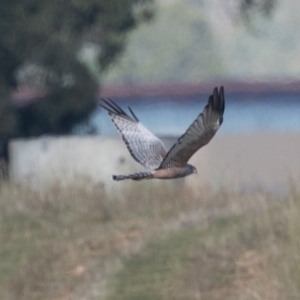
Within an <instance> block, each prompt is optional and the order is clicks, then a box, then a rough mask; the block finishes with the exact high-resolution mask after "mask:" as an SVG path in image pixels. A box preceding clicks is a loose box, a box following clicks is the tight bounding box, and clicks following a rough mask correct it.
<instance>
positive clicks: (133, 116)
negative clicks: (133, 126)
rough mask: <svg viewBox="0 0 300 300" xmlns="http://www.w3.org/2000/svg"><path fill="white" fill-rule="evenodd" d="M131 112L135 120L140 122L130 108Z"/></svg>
mask: <svg viewBox="0 0 300 300" xmlns="http://www.w3.org/2000/svg"><path fill="white" fill-rule="evenodd" d="M128 109H129V111H130V112H131V114H132V116H133V117H134V119H135V120H136V121H137V122H139V119H138V118H137V116H136V115H135V114H134V112H133V111H132V109H131V108H130V107H129V106H128Z"/></svg>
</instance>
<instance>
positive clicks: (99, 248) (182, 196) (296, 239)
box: [0, 178, 300, 300]
mask: <svg viewBox="0 0 300 300" xmlns="http://www.w3.org/2000/svg"><path fill="white" fill-rule="evenodd" d="M199 195H200V196H195V194H191V193H190V192H189V189H187V188H186V189H185V188H184V186H182V185H181V186H180V187H178V188H177V189H176V188H175V189H174V187H172V188H171V187H167V188H165V183H164V182H163V181H162V182H161V183H160V184H159V185H157V184H155V186H152V184H151V182H150V181H149V182H141V183H136V182H129V183H128V185H126V188H124V191H123V196H122V197H121V196H120V195H119V196H116V197H113V196H109V195H108V194H107V193H106V191H105V186H104V185H102V184H98V185H97V184H92V183H90V182H89V181H88V179H86V178H85V179H84V178H82V179H81V180H78V181H77V182H74V183H72V184H70V185H69V186H64V187H61V186H60V185H59V184H58V183H57V184H53V185H52V186H50V187H49V188H48V189H47V190H44V191H43V192H37V191H34V190H31V189H29V188H26V187H25V186H20V185H16V184H13V183H10V182H7V181H5V180H3V181H2V182H1V184H0V299H25V300H26V299H28V300H35V299H51V300H69V299H78V300H79V299H113V300H116V299H128V300H129V299H130V300H134V299H195V300H196V299H197V300H198V299H201V300H203V299H204V300H205V299H207V300H214V299H235V300H239V299H241V300H242V299H243V300H245V299H264V300H265V299H272V300H276V299H300V218H299V216H300V191H299V188H298V186H297V184H295V183H292V182H291V183H290V187H289V190H288V192H287V193H286V194H285V195H284V196H282V195H281V196H276V195H274V194H272V193H270V192H265V191H263V190H259V189H258V190H254V191H248V192H244V193H241V192H236V191H234V190H233V189H231V188H230V187H222V188H220V189H218V190H216V189H213V188H211V187H209V186H207V187H204V188H201V191H200V193H199Z"/></svg>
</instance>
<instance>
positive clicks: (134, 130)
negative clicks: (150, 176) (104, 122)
mask: <svg viewBox="0 0 300 300" xmlns="http://www.w3.org/2000/svg"><path fill="white" fill-rule="evenodd" d="M102 101H103V102H102V103H101V104H100V106H102V107H103V108H105V109H106V110H107V111H108V114H109V115H110V117H111V120H112V122H113V123H114V124H115V126H116V128H117V129H118V131H119V132H120V133H121V135H122V138H123V141H124V142H125V144H126V146H127V148H128V150H129V152H130V154H131V156H132V157H133V158H134V159H135V160H136V161H137V162H138V163H140V164H141V165H142V166H143V167H144V168H146V169H147V170H154V169H156V168H157V167H158V166H159V165H160V164H161V162H162V160H163V158H164V157H165V155H166V154H167V152H166V149H165V147H164V144H163V142H162V141H161V140H160V139H159V138H158V137H156V136H155V135H154V134H153V133H151V132H150V131H149V130H148V129H147V128H146V127H145V126H144V125H143V124H142V123H141V122H140V121H139V120H138V118H137V117H136V116H135V114H134V113H133V111H132V110H131V109H130V107H128V108H129V111H130V112H131V114H132V117H130V116H129V115H128V114H127V113H126V112H125V111H124V110H123V109H122V108H120V107H119V106H118V105H117V104H116V103H114V102H113V101H112V100H111V99H109V100H108V101H107V100H104V99H102ZM104 104H105V105H104Z"/></svg>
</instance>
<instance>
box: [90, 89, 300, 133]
mask: <svg viewBox="0 0 300 300" xmlns="http://www.w3.org/2000/svg"><path fill="white" fill-rule="evenodd" d="M114 100H115V102H116V103H118V104H119V105H120V106H121V107H122V108H123V109H127V106H130V107H131V108H132V109H133V111H134V112H135V114H136V115H137V117H138V118H139V119H140V120H141V121H142V123H143V124H144V125H145V126H146V127H147V128H148V129H149V130H150V131H152V132H153V133H155V134H157V135H160V136H179V135H181V134H182V133H183V132H184V131H185V130H186V129H187V128H188V126H189V125H190V124H191V122H192V121H193V120H194V119H195V118H196V117H197V116H198V114H199V113H200V112H201V111H202V110H203V108H204V106H205V105H206V103H207V96H202V97H201V96H200V97H199V96H197V97H196V96H195V97H186V98H182V97H181V98H180V99H179V98H174V97H173V98H168V97H160V98H158V97H142V98H137V97H136V98H134V99H132V98H130V99H129V98H122V99H121V98H115V99H114ZM91 123H92V124H93V125H94V126H95V127H96V128H97V130H99V132H100V133H101V134H102V135H115V134H117V131H116V129H115V128H114V126H113V125H112V123H111V122H110V119H109V117H108V116H107V114H106V113H105V111H104V110H101V109H98V110H97V111H96V112H95V113H94V115H93V116H92V118H91ZM295 131H300V95H298V94H288V95H286V94H282V95H278V94H275V95H271V94H269V95H268V94H264V95H253V94H252V95H244V94H227V95H226V108H225V115H224V123H223V125H222V127H221V129H220V131H219V134H240V133H255V132H295Z"/></svg>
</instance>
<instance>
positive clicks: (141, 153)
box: [100, 86, 225, 181]
mask: <svg viewBox="0 0 300 300" xmlns="http://www.w3.org/2000/svg"><path fill="white" fill-rule="evenodd" d="M100 105H101V106H102V107H103V108H105V109H106V110H107V112H108V114H109V115H110V117H111V120H112V122H113V123H114V124H115V126H116V128H117V129H118V131H119V132H120V133H121V135H122V138H123V141H124V142H125V144H126V146H127V148H128V150H129V152H130V154H131V156H132V157H133V158H134V159H135V160H136V161H137V162H138V163H140V164H141V165H142V166H143V167H144V168H145V169H146V170H145V171H143V172H139V173H134V174H129V175H113V179H114V180H118V181H119V180H124V179H132V180H142V179H151V178H158V179H173V178H179V177H185V176H187V175H190V174H193V173H197V170H196V168H195V167H194V166H192V165H189V164H188V163H187V162H188V160H189V159H190V158H191V156H192V155H193V154H194V153H195V152H196V151H197V150H199V149H200V148H201V147H203V146H204V145H206V144H208V142H209V141H210V140H211V139H212V138H213V136H214V135H215V133H216V132H217V130H218V129H219V127H220V126H221V124H222V122H223V114H224V109H225V99H224V88H223V86H222V87H221V88H220V89H219V90H218V88H217V87H215V88H214V90H213V94H212V95H210V96H209V99H208V103H207V105H206V106H205V108H204V110H203V112H202V113H200V114H199V116H198V117H197V119H196V120H195V121H194V122H193V123H192V124H191V125H190V127H189V128H188V129H187V131H186V132H185V133H184V134H183V135H182V136H181V137H180V138H179V139H178V140H177V142H176V143H175V144H174V145H173V146H172V148H171V149H170V150H169V151H168V152H167V151H166V149H165V146H164V144H163V142H162V141H161V140H160V139H159V138H158V137H156V136H155V135H154V134H153V133H151V132H150V131H149V130H148V129H147V128H146V127H145V126H144V125H143V124H142V123H141V122H140V121H139V119H138V118H137V117H136V115H135V114H134V112H133V111H132V110H131V109H130V107H128V109H129V111H130V113H131V115H132V116H130V115H128V114H127V113H126V112H125V111H124V110H123V109H122V108H120V107H119V106H118V105H117V104H116V103H115V102H113V101H112V100H111V99H109V100H104V99H102V103H101V104H100Z"/></svg>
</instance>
